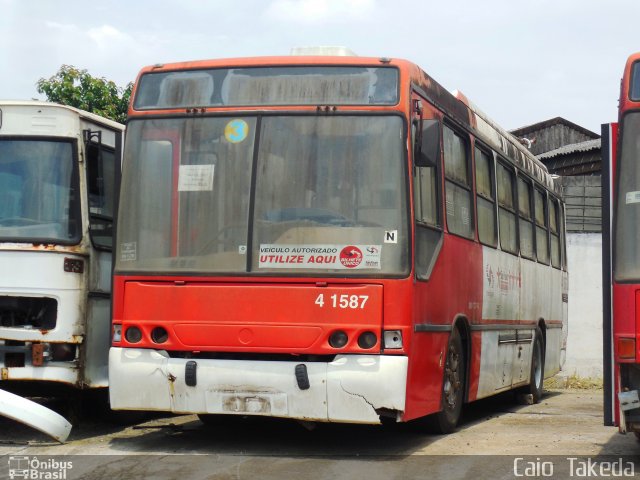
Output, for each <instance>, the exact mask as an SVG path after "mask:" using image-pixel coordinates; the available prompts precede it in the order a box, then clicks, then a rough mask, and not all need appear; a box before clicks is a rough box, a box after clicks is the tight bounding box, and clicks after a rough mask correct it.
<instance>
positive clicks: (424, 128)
mask: <svg viewBox="0 0 640 480" xmlns="http://www.w3.org/2000/svg"><path fill="white" fill-rule="evenodd" d="M420 124H421V126H420V128H421V130H420V132H419V133H420V137H419V139H418V141H417V142H416V151H415V154H414V163H415V165H416V167H435V166H436V165H437V164H438V159H439V158H440V121H439V120H434V119H430V120H422V121H421V122H420Z"/></svg>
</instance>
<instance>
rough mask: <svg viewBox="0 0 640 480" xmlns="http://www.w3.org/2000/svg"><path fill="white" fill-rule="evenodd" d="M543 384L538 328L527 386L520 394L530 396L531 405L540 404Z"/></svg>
mask: <svg viewBox="0 0 640 480" xmlns="http://www.w3.org/2000/svg"><path fill="white" fill-rule="evenodd" d="M543 383H544V340H543V339H542V331H541V330H540V327H536V331H535V336H534V338H533V352H532V353H531V374H530V376H529V385H527V386H526V387H524V388H523V390H522V391H521V392H520V393H524V394H527V395H531V397H532V398H533V403H534V404H535V403H538V402H540V399H542V394H543V389H542V385H543Z"/></svg>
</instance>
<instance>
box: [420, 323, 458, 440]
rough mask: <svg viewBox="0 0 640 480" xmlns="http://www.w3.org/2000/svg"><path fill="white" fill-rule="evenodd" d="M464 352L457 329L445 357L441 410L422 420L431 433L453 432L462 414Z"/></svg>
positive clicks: (453, 332) (450, 340)
mask: <svg viewBox="0 0 640 480" xmlns="http://www.w3.org/2000/svg"><path fill="white" fill-rule="evenodd" d="M465 366H466V363H465V352H464V348H463V346H462V338H461V337H460V332H459V331H458V329H457V328H454V329H453V330H452V332H451V336H450V337H449V345H448V347H447V357H446V360H445V365H444V373H443V379H442V391H441V397H440V407H441V410H440V411H439V412H437V413H434V414H432V415H429V416H428V417H425V418H424V419H422V423H423V425H424V427H425V429H426V430H427V431H428V432H431V433H437V434H447V433H452V432H453V431H455V429H456V427H457V425H458V421H459V420H460V416H461V414H462V404H463V402H464V390H465V385H466V383H465V379H466V378H465V377H466V367H465Z"/></svg>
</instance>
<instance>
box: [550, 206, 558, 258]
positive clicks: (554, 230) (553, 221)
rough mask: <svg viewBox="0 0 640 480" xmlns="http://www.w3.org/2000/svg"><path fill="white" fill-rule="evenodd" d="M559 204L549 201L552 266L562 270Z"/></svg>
mask: <svg viewBox="0 0 640 480" xmlns="http://www.w3.org/2000/svg"><path fill="white" fill-rule="evenodd" d="M558 210H559V209H558V204H557V202H556V200H554V199H549V230H550V232H551V265H553V266H554V267H555V268H560V229H559V222H558Z"/></svg>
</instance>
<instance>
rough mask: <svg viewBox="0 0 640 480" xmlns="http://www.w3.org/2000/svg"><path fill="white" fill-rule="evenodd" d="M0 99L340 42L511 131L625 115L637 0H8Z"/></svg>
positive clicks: (0, 47) (0, 46)
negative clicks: (64, 78)
mask: <svg viewBox="0 0 640 480" xmlns="http://www.w3.org/2000/svg"><path fill="white" fill-rule="evenodd" d="M0 12H1V13H0V39H2V40H1V41H0V72H2V79H1V80H0V99H5V100H23V99H32V98H35V99H41V100H45V99H46V98H45V96H44V95H42V94H38V92H37V90H36V82H37V81H38V79H40V78H49V77H51V76H53V75H55V73H56V72H57V71H58V69H59V68H60V66H61V65H73V66H75V67H77V68H81V69H86V70H87V71H88V72H89V73H90V74H91V75H93V76H95V77H104V78H106V79H108V80H113V81H114V82H116V84H118V85H120V86H122V87H124V86H125V85H126V84H127V83H128V82H131V81H134V80H135V77H136V75H137V73H138V71H139V70H140V69H141V68H142V67H143V66H145V65H152V64H156V63H170V62H178V61H186V60H202V59H210V58H233V57H247V56H262V55H288V54H289V51H290V50H291V48H293V47H301V46H320V45H322V46H327V45H329V46H345V47H348V48H349V49H351V50H352V51H354V52H355V53H357V54H358V55H359V56H372V57H392V58H404V59H407V60H411V61H413V62H415V63H417V64H418V65H420V66H421V67H422V68H423V69H424V70H425V71H426V72H427V73H429V75H431V76H432V77H433V78H435V79H436V80H437V81H438V82H439V83H440V84H442V85H443V86H444V87H445V88H447V89H448V90H450V91H453V90H455V89H458V90H460V91H462V92H463V93H464V94H465V95H466V96H467V97H468V98H469V99H470V100H471V101H472V102H473V103H475V104H476V105H477V106H478V107H479V108H480V109H481V110H483V111H484V112H485V113H486V114H487V115H488V116H490V117H491V118H492V119H494V120H495V121H496V122H497V123H498V124H500V125H501V126H502V127H504V128H506V129H508V130H511V129H515V128H519V127H523V126H526V125H531V124H534V123H537V122H541V121H544V120H548V119H551V118H554V117H563V118H565V119H567V120H569V121H571V122H574V123H576V124H578V125H581V126H583V127H585V128H587V129H589V130H592V131H594V132H596V133H600V124H601V123H606V122H611V121H615V120H616V108H617V103H618V96H619V88H620V78H621V76H622V70H623V67H624V63H625V61H626V59H627V57H628V56H629V55H630V54H631V53H633V52H636V51H640V33H639V32H638V29H637V26H636V25H637V21H638V20H637V19H638V18H639V17H640V1H638V0H528V1H526V2H525V1H522V0H439V1H434V0H411V1H409V0H262V1H260V0H244V1H235V2H229V1H222V0H126V1H124V0H108V1H107V0H102V1H95V2H88V1H79V0H0Z"/></svg>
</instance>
